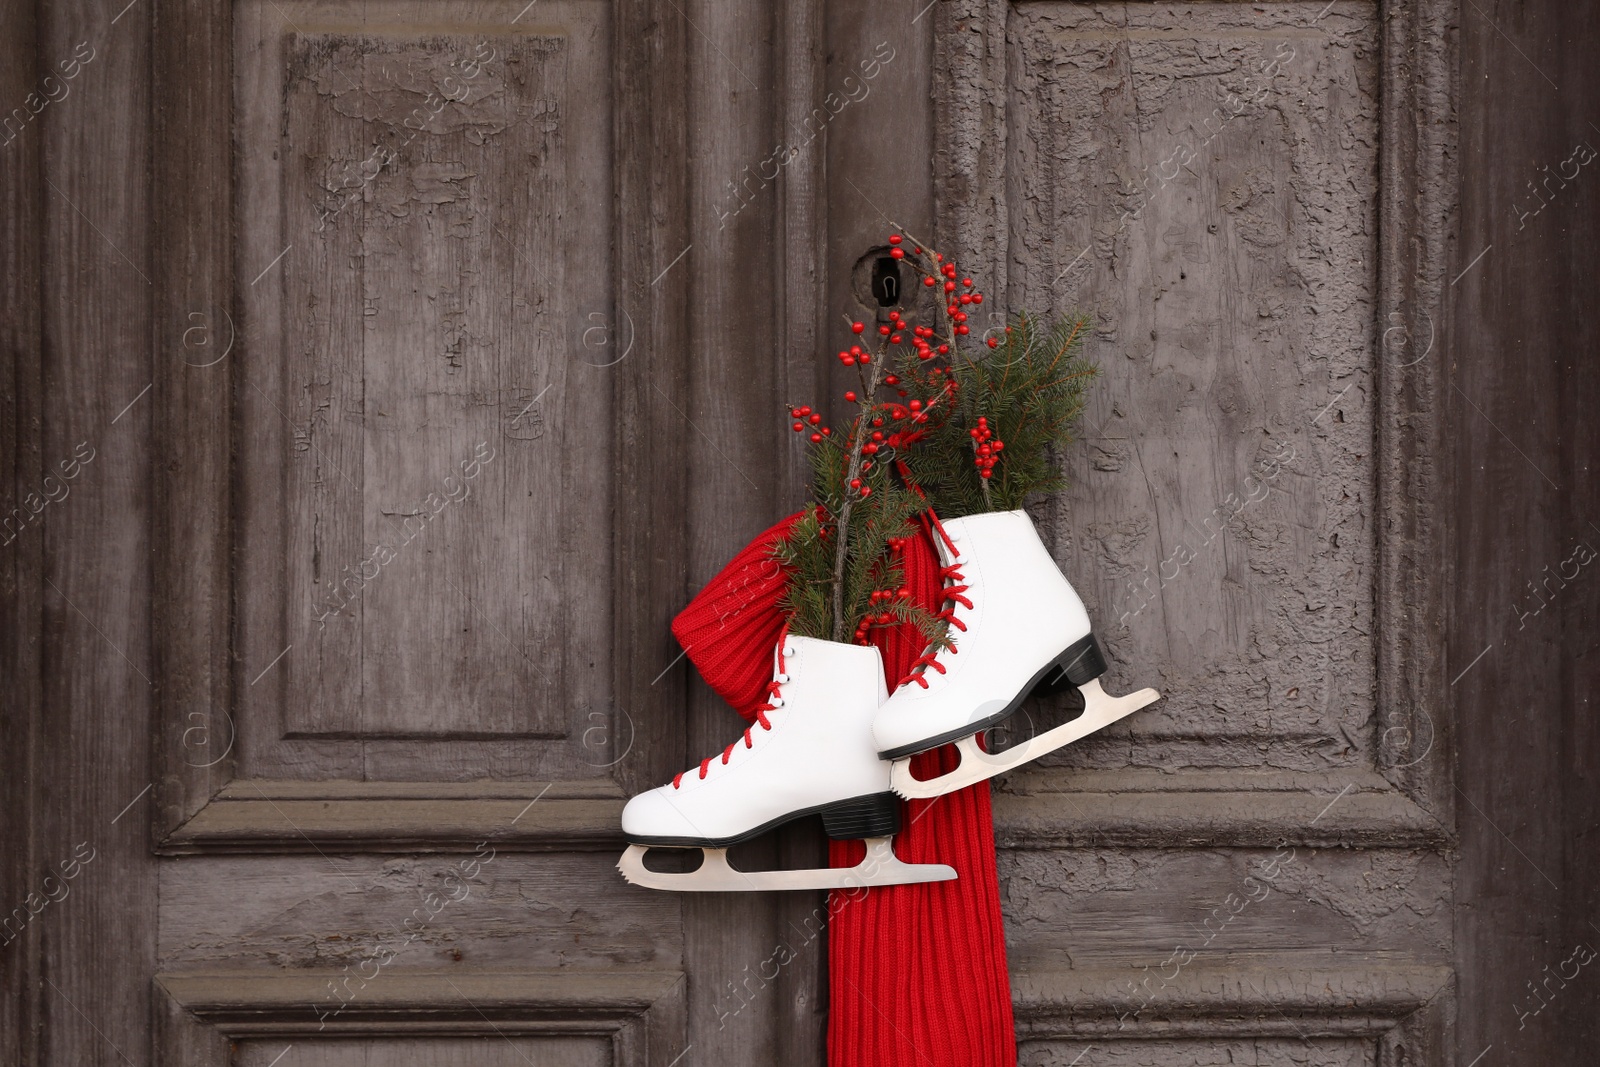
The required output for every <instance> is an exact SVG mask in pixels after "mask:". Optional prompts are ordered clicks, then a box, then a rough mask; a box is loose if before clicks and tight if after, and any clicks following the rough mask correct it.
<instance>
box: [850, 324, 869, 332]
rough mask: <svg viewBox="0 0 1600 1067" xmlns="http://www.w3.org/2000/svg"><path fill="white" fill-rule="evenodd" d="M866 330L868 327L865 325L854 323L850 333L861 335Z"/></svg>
mask: <svg viewBox="0 0 1600 1067" xmlns="http://www.w3.org/2000/svg"><path fill="white" fill-rule="evenodd" d="M866 328H867V327H866V325H865V324H864V323H860V322H852V323H851V324H850V332H851V333H860V332H861V331H862V330H865V329H866Z"/></svg>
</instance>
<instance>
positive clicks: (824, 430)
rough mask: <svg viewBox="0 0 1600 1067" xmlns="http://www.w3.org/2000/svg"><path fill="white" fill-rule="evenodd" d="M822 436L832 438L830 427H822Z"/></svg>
mask: <svg viewBox="0 0 1600 1067" xmlns="http://www.w3.org/2000/svg"><path fill="white" fill-rule="evenodd" d="M822 436H824V437H832V436H833V429H832V427H829V426H824V427H823V428H822Z"/></svg>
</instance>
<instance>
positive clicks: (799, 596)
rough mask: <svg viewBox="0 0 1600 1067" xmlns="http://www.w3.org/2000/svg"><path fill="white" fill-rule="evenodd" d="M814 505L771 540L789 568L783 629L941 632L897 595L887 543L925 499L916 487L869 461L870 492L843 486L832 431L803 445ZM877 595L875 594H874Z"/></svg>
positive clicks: (899, 577)
mask: <svg viewBox="0 0 1600 1067" xmlns="http://www.w3.org/2000/svg"><path fill="white" fill-rule="evenodd" d="M810 458H811V466H812V500H813V505H814V506H813V507H812V508H811V509H810V510H808V511H807V512H806V513H805V514H804V515H802V516H801V517H800V519H799V520H798V521H797V522H796V523H795V525H794V526H793V527H792V528H791V529H790V531H789V536H788V537H787V538H786V539H785V540H784V541H782V542H780V543H779V544H778V546H777V549H776V551H775V553H774V556H775V558H776V559H777V561H778V562H779V563H780V564H781V565H782V566H783V567H784V569H785V570H786V571H787V572H788V574H789V576H790V577H789V584H788V589H787V591H786V592H785V595H784V601H783V606H784V609H785V611H786V612H788V614H789V630H790V632H791V633H794V634H797V635H799V636H802V637H815V638H819V639H821V640H824V641H827V640H837V639H838V638H837V636H836V635H837V634H839V633H840V632H841V631H842V632H843V633H845V634H847V635H850V634H857V633H859V632H860V627H862V625H863V624H865V625H866V626H868V627H876V626H886V625H899V624H901V623H911V624H913V625H915V626H916V627H917V628H918V629H919V630H921V631H922V632H923V634H924V635H925V636H926V638H927V639H928V640H929V641H930V642H932V641H937V640H939V639H940V638H941V637H942V634H943V629H942V626H941V624H940V620H939V619H938V617H937V616H935V615H933V614H932V613H930V612H928V611H927V610H925V609H923V608H919V607H916V606H915V605H913V604H911V603H910V602H909V601H908V600H906V599H904V598H901V597H898V596H894V597H884V596H883V595H882V594H884V593H886V592H887V593H896V592H898V590H899V589H900V588H901V586H902V585H903V583H904V573H903V570H902V568H901V566H900V563H899V559H898V555H897V553H895V552H894V551H893V547H894V545H893V543H894V542H898V541H900V540H903V539H906V538H910V537H912V536H913V535H914V534H915V533H916V532H917V526H916V524H915V521H914V520H915V518H916V516H917V514H918V513H919V512H921V511H922V510H923V509H924V508H926V507H927V504H926V503H925V502H924V501H923V500H922V498H921V497H919V496H917V495H916V493H914V492H912V491H911V490H909V489H906V488H905V487H903V486H901V485H898V484H896V481H895V479H894V478H893V477H892V476H891V474H890V471H889V468H888V466H886V465H882V464H874V465H873V467H872V469H871V470H870V471H867V472H865V473H863V474H862V475H861V480H862V483H863V485H864V486H865V487H867V488H869V489H871V490H872V491H871V492H870V493H869V494H867V495H865V496H862V495H861V494H860V493H859V492H852V491H850V490H849V487H848V484H847V482H846V478H845V475H846V473H847V472H848V470H849V455H848V451H847V449H846V448H844V447H841V445H840V440H839V438H838V437H833V436H830V437H825V438H823V440H822V441H820V442H818V443H816V444H813V445H812V446H811V449H810ZM847 493H850V494H851V495H852V496H853V497H854V500H853V502H852V509H851V516H850V522H849V525H848V526H847V527H846V530H845V539H846V542H847V545H846V553H845V571H844V587H843V595H842V598H841V600H842V604H843V625H842V626H839V627H836V626H835V624H834V623H835V620H834V611H833V603H834V597H833V591H834V584H835V583H834V567H835V561H836V558H837V545H838V540H837V538H838V530H839V522H838V516H839V514H840V512H841V511H842V509H843V507H844V502H845V499H846V495H847ZM874 593H878V594H880V596H879V599H877V600H874V599H873V594H874Z"/></svg>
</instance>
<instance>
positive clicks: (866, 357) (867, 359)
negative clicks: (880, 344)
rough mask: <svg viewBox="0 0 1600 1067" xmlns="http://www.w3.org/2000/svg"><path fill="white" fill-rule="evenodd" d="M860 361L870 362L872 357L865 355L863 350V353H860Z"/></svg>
mask: <svg viewBox="0 0 1600 1067" xmlns="http://www.w3.org/2000/svg"><path fill="white" fill-rule="evenodd" d="M861 362H863V363H871V362H872V357H871V356H869V355H867V354H866V353H865V352H863V353H861Z"/></svg>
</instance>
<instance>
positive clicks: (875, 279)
mask: <svg viewBox="0 0 1600 1067" xmlns="http://www.w3.org/2000/svg"><path fill="white" fill-rule="evenodd" d="M872 295H873V298H874V299H876V300H877V301H878V306H879V307H881V308H892V307H895V306H896V305H898V304H899V303H900V265H899V264H898V263H896V262H895V261H894V260H893V259H891V258H889V257H888V256H879V257H878V259H877V261H876V262H874V263H873V264H872Z"/></svg>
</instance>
